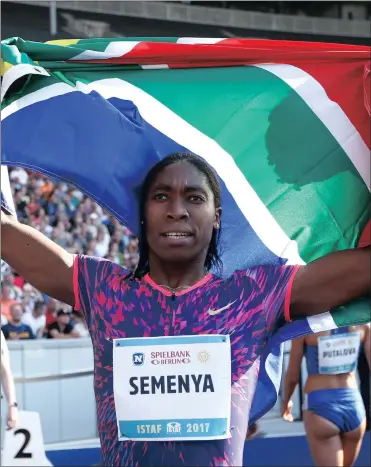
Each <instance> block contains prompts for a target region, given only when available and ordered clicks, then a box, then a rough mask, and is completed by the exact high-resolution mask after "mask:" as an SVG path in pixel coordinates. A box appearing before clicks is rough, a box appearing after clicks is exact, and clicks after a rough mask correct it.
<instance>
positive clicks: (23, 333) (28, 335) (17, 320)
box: [1, 303, 35, 340]
mask: <svg viewBox="0 0 371 467" xmlns="http://www.w3.org/2000/svg"><path fill="white" fill-rule="evenodd" d="M22 317H23V310H22V306H21V305H20V304H19V303H13V304H12V305H11V306H10V318H9V319H8V324H5V326H3V327H2V328H1V329H2V331H3V333H4V337H5V339H10V340H19V339H35V336H34V334H33V332H32V329H31V328H30V326H28V325H27V324H24V323H22Z"/></svg>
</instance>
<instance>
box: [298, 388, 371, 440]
mask: <svg viewBox="0 0 371 467" xmlns="http://www.w3.org/2000/svg"><path fill="white" fill-rule="evenodd" d="M304 397H305V398H304V405H303V409H304V410H310V411H311V412H313V413H315V414H317V415H319V416H320V417H322V418H325V419H326V420H329V421H330V422H332V423H333V424H334V425H336V426H337V427H338V428H339V430H340V432H341V433H347V432H349V431H352V430H355V429H356V428H358V427H359V426H360V425H361V423H362V422H363V420H364V419H365V418H366V411H365V407H364V405H363V400H362V397H361V394H360V392H359V390H358V389H353V388H338V389H319V390H317V391H312V392H310V393H309V394H304Z"/></svg>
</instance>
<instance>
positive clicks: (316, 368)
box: [304, 326, 360, 375]
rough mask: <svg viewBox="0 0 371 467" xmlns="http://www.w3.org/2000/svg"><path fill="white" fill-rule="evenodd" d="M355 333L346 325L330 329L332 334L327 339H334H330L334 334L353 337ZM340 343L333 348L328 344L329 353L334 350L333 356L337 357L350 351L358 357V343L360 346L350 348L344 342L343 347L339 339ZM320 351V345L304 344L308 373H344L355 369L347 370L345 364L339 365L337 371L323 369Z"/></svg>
mask: <svg viewBox="0 0 371 467" xmlns="http://www.w3.org/2000/svg"><path fill="white" fill-rule="evenodd" d="M354 334H356V333H351V332H350V331H349V328H348V326H345V327H342V328H337V329H332V330H331V331H330V336H327V340H328V341H330V340H333V339H330V338H331V337H332V336H337V337H341V336H344V337H347V335H349V337H351V336H353V335H354ZM322 339H323V338H322ZM344 341H345V339H344ZM344 341H343V342H344ZM338 344H339V347H338V348H336V347H337V346H336V345H335V346H334V347H333V348H332V347H330V344H327V347H328V348H329V350H328V355H329V352H332V355H333V357H334V358H336V357H339V356H341V355H340V354H341V353H344V352H345V353H348V354H349V353H352V354H353V355H354V359H358V355H359V349H360V346H359V345H358V347H357V346H351V347H350V348H347V343H346V342H344V344H345V347H344V345H343V347H342V342H341V341H340V340H338ZM348 346H349V344H348ZM319 352H320V351H319V348H318V345H307V344H305V345H304V355H305V359H306V365H307V372H308V375H318V374H342V373H348V372H349V371H353V370H348V369H347V370H345V368H346V367H345V366H343V365H342V366H338V370H339V371H336V370H335V371H321V369H320V365H319ZM324 353H325V354H326V350H325V351H324ZM355 354H356V357H355Z"/></svg>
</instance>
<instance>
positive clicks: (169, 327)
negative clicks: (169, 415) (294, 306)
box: [74, 256, 298, 467]
mask: <svg viewBox="0 0 371 467" xmlns="http://www.w3.org/2000/svg"><path fill="white" fill-rule="evenodd" d="M297 269H298V267H297V266H259V267H255V268H252V269H248V270H243V271H236V272H235V273H234V274H233V275H232V276H231V277H229V278H228V279H221V278H220V277H217V276H214V275H212V274H208V275H207V276H205V277H204V278H203V279H202V280H201V281H200V282H199V283H197V284H195V285H194V286H193V287H190V288H188V289H185V290H183V291H181V292H177V293H176V294H175V296H172V294H171V292H169V291H168V290H165V289H162V288H161V287H160V286H158V285H157V284H155V283H154V282H153V281H152V279H151V278H150V277H149V276H148V275H147V276H145V277H144V278H143V279H141V280H139V279H135V280H133V279H131V278H130V277H128V276H129V272H128V271H127V270H125V269H123V268H122V267H120V266H118V265H117V264H114V263H111V262H110V261H107V260H103V259H100V258H93V257H88V256H76V260H75V267H74V288H75V300H76V306H75V308H76V309H80V310H81V311H82V312H83V313H84V315H85V318H86V321H87V323H88V327H89V331H90V334H91V338H92V342H93V348H94V363H95V370H94V388H95V397H96V404H97V418H98V430H99V435H100V441H101V446H102V457H103V465H109V466H115V467H116V466H117V467H118V466H124V465H125V466H138V467H139V466H140V467H145V466H182V465H186V466H211V467H212V466H238V465H242V455H243V447H244V441H245V436H246V431H247V424H248V414H249V411H250V407H251V403H252V398H253V395H254V390H255V386H256V382H257V376H258V373H259V364H260V356H261V354H262V352H263V350H264V347H265V345H266V342H267V340H268V338H269V336H270V335H271V334H272V333H273V332H274V331H275V330H276V329H277V327H278V326H280V325H282V324H284V322H285V319H284V308H285V309H286V310H288V305H289V300H290V291H291V285H292V280H293V277H294V275H295V273H296V271H297ZM232 302H233V303H232ZM284 302H285V307H284ZM230 303H232V304H231V306H230V307H228V308H226V309H225V310H224V311H222V312H220V313H218V314H216V315H210V314H209V312H208V310H209V308H211V309H214V310H216V309H219V308H223V307H226V305H228V304H230ZM285 317H286V319H289V317H288V316H286V313H285ZM215 333H217V334H229V335H230V340H231V352H232V410H231V432H232V438H230V439H225V440H215V441H186V442H180V441H179V442H169V441H168V442H158V441H153V442H138V441H135V442H133V441H118V431H117V422H116V413H115V404H114V396H113V377H112V349H113V346H112V339H114V338H125V337H150V336H151V337H155V336H169V335H174V336H177V335H193V334H215Z"/></svg>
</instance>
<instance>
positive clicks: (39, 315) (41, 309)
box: [22, 300, 46, 338]
mask: <svg viewBox="0 0 371 467" xmlns="http://www.w3.org/2000/svg"><path fill="white" fill-rule="evenodd" d="M45 312H46V304H45V302H43V301H41V300H38V301H37V302H35V305H34V309H33V310H32V312H31V313H25V314H24V315H23V318H22V322H23V323H24V324H27V325H28V326H30V328H31V329H32V332H33V334H34V336H35V337H36V338H40V337H42V336H43V335H44V331H45V326H46V317H45Z"/></svg>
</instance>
